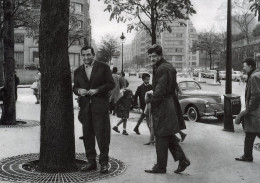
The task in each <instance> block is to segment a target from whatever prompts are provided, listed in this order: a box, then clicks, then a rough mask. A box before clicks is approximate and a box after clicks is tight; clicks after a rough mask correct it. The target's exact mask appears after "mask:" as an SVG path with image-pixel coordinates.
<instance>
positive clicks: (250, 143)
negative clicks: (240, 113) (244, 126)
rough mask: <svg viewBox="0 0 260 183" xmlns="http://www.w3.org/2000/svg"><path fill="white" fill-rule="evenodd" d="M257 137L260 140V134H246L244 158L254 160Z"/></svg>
mask: <svg viewBox="0 0 260 183" xmlns="http://www.w3.org/2000/svg"><path fill="white" fill-rule="evenodd" d="M256 136H258V137H259V138H260V133H256V132H246V137H245V145H244V156H245V157H247V158H253V147H254V141H255V138H256Z"/></svg>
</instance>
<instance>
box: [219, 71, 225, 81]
mask: <svg viewBox="0 0 260 183" xmlns="http://www.w3.org/2000/svg"><path fill="white" fill-rule="evenodd" d="M219 79H226V71H219Z"/></svg>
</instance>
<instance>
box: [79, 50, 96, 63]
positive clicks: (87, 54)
mask: <svg viewBox="0 0 260 183" xmlns="http://www.w3.org/2000/svg"><path fill="white" fill-rule="evenodd" d="M81 57H82V59H83V62H84V64H91V63H92V62H93V60H94V55H92V53H91V49H87V50H82V51H81Z"/></svg>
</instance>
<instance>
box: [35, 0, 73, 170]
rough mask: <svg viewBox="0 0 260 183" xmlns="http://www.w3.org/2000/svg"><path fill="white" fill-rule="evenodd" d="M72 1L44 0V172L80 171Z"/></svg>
mask: <svg viewBox="0 0 260 183" xmlns="http://www.w3.org/2000/svg"><path fill="white" fill-rule="evenodd" d="M69 3H70V1H69V0H55V1H54V0H42V6H41V20H40V31H39V56H40V71H41V74H42V75H41V89H42V90H41V92H42V93H41V94H42V95H41V139H40V160H39V166H40V169H41V171H43V172H69V171H73V170H75V168H76V163H75V139H74V115H73V100H72V85H71V75H70V64H69V57H68V25H69Z"/></svg>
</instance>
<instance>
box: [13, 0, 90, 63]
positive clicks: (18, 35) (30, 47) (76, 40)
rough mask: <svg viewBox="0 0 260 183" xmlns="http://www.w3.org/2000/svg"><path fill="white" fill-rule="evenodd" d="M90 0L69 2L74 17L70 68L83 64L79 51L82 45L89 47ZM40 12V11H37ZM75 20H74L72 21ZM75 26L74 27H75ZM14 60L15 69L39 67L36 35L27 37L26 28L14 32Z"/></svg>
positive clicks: (71, 30)
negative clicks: (29, 66)
mask: <svg viewBox="0 0 260 183" xmlns="http://www.w3.org/2000/svg"><path fill="white" fill-rule="evenodd" d="M89 6H90V0H70V17H76V22H74V24H73V25H74V27H73V28H71V22H70V26H69V29H70V32H69V34H70V37H69V45H68V46H69V50H68V51H69V61H70V65H71V67H72V68H74V67H78V66H79V65H81V64H82V63H83V62H82V61H81V59H80V50H81V48H82V46H83V45H86V44H88V45H91V20H90V16H89ZM38 11H40V9H38ZM74 20H75V19H74ZM75 25H76V26H75ZM14 39H15V45H14V51H15V53H14V58H15V63H16V68H25V67H26V66H28V65H35V66H39V52H38V39H39V35H38V34H37V33H36V34H34V35H33V36H30V37H28V36H27V30H26V28H17V29H15V31H14Z"/></svg>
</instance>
